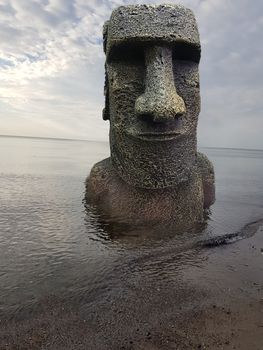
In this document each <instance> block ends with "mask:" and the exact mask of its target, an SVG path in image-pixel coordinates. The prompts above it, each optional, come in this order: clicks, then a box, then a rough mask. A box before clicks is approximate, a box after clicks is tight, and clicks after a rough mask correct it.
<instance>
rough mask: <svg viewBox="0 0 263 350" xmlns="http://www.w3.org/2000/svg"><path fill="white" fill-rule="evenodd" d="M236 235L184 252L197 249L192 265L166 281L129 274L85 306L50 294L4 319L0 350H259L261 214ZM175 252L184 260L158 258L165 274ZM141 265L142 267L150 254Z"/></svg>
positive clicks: (262, 341) (262, 323) (262, 338)
mask: <svg viewBox="0 0 263 350" xmlns="http://www.w3.org/2000/svg"><path fill="white" fill-rule="evenodd" d="M245 236H246V237H245ZM239 238H241V239H238V240H237V241H235V242H233V243H231V242H227V241H222V240H221V241H220V242H217V243H215V245H214V246H213V244H211V241H210V242H208V243H209V244H206V243H207V242H202V243H201V244H199V246H198V245H197V247H196V248H195V249H193V250H191V251H189V252H185V253H184V254H191V255H193V256H194V259H193V258H192V259H191V264H187V263H186V264H182V266H180V269H179V271H178V276H177V278H176V279H174V278H171V279H169V278H167V279H166V283H163V282H162V283H159V282H160V279H158V277H157V278H156V283H155V284H152V282H151V283H148V281H147V278H145V279H144V278H143V274H141V279H140V281H138V280H137V283H136V284H135V283H134V282H135V281H134V279H133V278H131V280H130V283H127V282H125V283H124V285H123V286H122V287H123V289H122V290H121V291H119V293H116V294H115V295H113V294H111V293H110V292H109V293H108V296H107V297H106V298H102V299H101V302H100V301H97V302H96V303H92V302H90V303H88V304H86V306H85V307H84V308H83V307H82V308H79V307H78V306H77V305H79V304H80V303H79V301H78V302H76V300H74V299H72V300H64V299H63V298H61V299H58V298H56V297H52V296H51V297H49V298H47V299H45V300H42V301H41V302H40V303H38V304H37V305H35V306H34V308H33V309H32V310H31V312H30V314H28V316H25V314H23V317H21V319H20V320H16V321H12V320H9V321H7V320H4V319H1V328H0V329H1V330H0V349H6V350H7V349H8V350H11V349H12V350H15V349H17V350H18V349H56V350H59V349H90V350H97V349H98V350H102V349H105V350H106V349H112V350H115V349H126V350H128V349H129V350H132V349H134V350H139V349H140V350H141V349H143V350H157V349H160V350H161V349H182V350H183V349H239V350H248V349H249V350H261V349H262V348H263V225H262V221H259V222H257V223H255V224H252V225H248V226H247V227H245V228H244V230H243V231H241V232H240V235H239ZM214 242H216V241H215V240H214ZM217 244H218V245H217ZM206 245H207V246H206ZM171 259H178V260H179V261H180V254H179V255H176V254H175V255H174V256H170V257H169V258H166V257H165V256H163V257H161V258H160V259H159V263H160V262H161V263H162V264H163V267H164V269H163V273H164V274H168V275H169V265H170V263H171ZM140 264H141V268H142V269H143V265H144V264H147V256H146V257H144V261H141V262H140ZM165 267H166V268H165ZM151 281H152V280H151Z"/></svg>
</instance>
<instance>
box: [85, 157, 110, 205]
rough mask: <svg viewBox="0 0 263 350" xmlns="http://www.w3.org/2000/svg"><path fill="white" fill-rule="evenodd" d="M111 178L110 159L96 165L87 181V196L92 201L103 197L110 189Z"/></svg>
mask: <svg viewBox="0 0 263 350" xmlns="http://www.w3.org/2000/svg"><path fill="white" fill-rule="evenodd" d="M111 177H112V165H111V160H110V158H106V159H103V160H102V161H100V162H98V163H96V164H95V165H94V166H93V167H92V169H91V171H90V175H89V176H88V177H87V179H86V189H87V191H86V194H87V196H88V197H89V198H90V199H92V198H96V197H98V196H100V195H103V194H104V193H105V191H106V190H107V188H108V185H109V181H110V178H111Z"/></svg>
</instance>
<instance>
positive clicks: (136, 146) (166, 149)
mask: <svg viewBox="0 0 263 350" xmlns="http://www.w3.org/2000/svg"><path fill="white" fill-rule="evenodd" d="M104 51H105V54H106V65H105V68H106V81H105V97H106V98H105V100H106V105H105V108H104V111H103V118H104V119H105V120H109V122H110V149H111V156H110V158H107V159H104V160H102V161H101V162H99V163H97V164H95V165H94V166H93V168H92V170H91V173H90V176H89V177H88V178H87V181H86V198H87V200H88V202H90V203H93V204H96V206H98V207H99V208H100V210H102V211H103V212H105V213H107V214H109V215H110V216H111V217H113V218H116V220H117V219H120V220H122V221H127V222H130V223H133V224H136V223H147V222H152V223H154V222H165V221H167V220H169V221H172V222H174V224H175V225H177V226H178V227H184V228H188V227H191V226H192V225H193V224H195V223H197V222H200V221H202V220H203V216H204V209H205V208H208V207H209V206H210V205H211V204H212V203H213V202H214V200H215V189H214V171H213V166H212V164H211V162H210V161H209V160H208V159H207V157H206V156H204V155H202V154H201V153H198V152H197V139H196V129H197V121H198V115H199V112H200V89H199V74H198V64H199V60H200V51H201V49H200V40H199V34H198V28H197V24H196V20H195V17H194V15H193V13H192V11H191V10H189V9H187V8H185V7H183V6H180V5H134V6H121V7H119V8H117V9H116V10H114V11H113V12H112V15H111V18H110V20H109V21H107V22H106V23H105V25H104Z"/></svg>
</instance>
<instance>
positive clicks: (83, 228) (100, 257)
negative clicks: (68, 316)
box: [0, 136, 263, 318]
mask: <svg viewBox="0 0 263 350" xmlns="http://www.w3.org/2000/svg"><path fill="white" fill-rule="evenodd" d="M200 151H201V152H203V153H205V154H206V155H207V156H208V157H209V159H210V160H211V161H212V162H213V164H214V168H215V175H216V202H215V204H214V205H213V206H212V207H211V209H210V212H209V213H208V218H207V222H206V226H205V227H204V228H203V229H202V230H200V232H198V233H197V234H195V235H194V238H195V241H196V239H204V238H205V237H213V236H220V235H224V234H226V233H229V234H231V233H235V232H238V231H239V230H241V229H242V227H244V225H246V224H248V223H250V222H253V221H256V220H259V219H262V217H263V215H262V214H263V151H262V150H247V149H227V148H201V149H200ZM108 156H109V145H108V143H106V142H91V141H79V140H64V139H44V138H29V137H7V136H1V137H0V164H1V166H0V185H1V187H0V316H1V317H7V316H8V317H9V318H16V317H18V316H17V315H21V314H26V313H27V312H31V311H32V310H34V306H35V305H37V304H38V303H39V301H40V300H45V298H48V297H60V298H63V300H64V301H65V303H73V302H74V303H78V304H81V303H82V304H83V305H96V304H98V303H102V302H103V300H104V301H105V300H109V298H110V297H111V295H113V294H114V295H115V296H116V295H123V293H124V294H125V290H127V288H128V287H131V283H133V284H134V285H136V283H137V282H138V281H140V283H143V282H142V279H141V277H142V274H143V276H144V278H143V279H144V280H146V279H147V284H148V285H149V284H151V283H152V284H154V283H155V282H156V280H158V281H159V282H158V283H159V284H161V283H162V281H164V282H163V283H165V278H167V276H166V277H165V275H164V265H163V263H162V261H163V260H164V257H165V261H166V262H169V263H167V265H166V267H165V269H166V271H168V272H169V274H170V275H169V278H172V276H173V273H174V274H176V273H178V269H177V268H178V266H179V265H180V264H184V263H186V262H188V263H189V261H190V263H192V264H195V261H194V260H193V261H191V259H193V258H192V255H191V254H189V253H187V254H185V255H184V248H183V247H184V246H186V245H187V247H188V250H187V251H188V252H189V244H190V243H191V242H193V239H192V237H193V236H192V235H191V233H187V232H182V233H181V234H178V233H175V234H174V235H173V234H171V233H170V234H169V235H166V234H165V232H163V231H162V230H160V232H159V234H158V235H154V237H151V236H149V235H145V236H144V229H143V228H142V229H140V230H137V229H135V230H133V231H132V230H131V228H127V227H125V226H123V227H119V228H118V232H117V234H116V232H115V234H114V235H112V233H111V225H105V224H103V223H102V222H101V220H100V218H99V217H98V215H97V214H96V213H95V212H94V211H92V210H90V209H89V207H88V206H87V205H86V203H85V200H84V197H85V179H86V177H87V176H88V174H89V172H90V169H91V167H92V166H93V165H94V163H96V162H97V161H99V160H102V159H104V158H106V157H108ZM131 231H132V232H133V234H132V235H130V234H128V233H130V232H131ZM178 247H180V252H181V253H180V259H179V260H177V259H176V258H175V257H174V254H175V252H176V251H177V250H178V249H179V248H178ZM171 256H173V259H169V257H171ZM146 257H147V259H146ZM145 259H146V260H145ZM143 261H147V263H143V265H142V262H143ZM142 266H143V268H142ZM145 276H146V277H145ZM136 281H137V282H136ZM145 283H146V282H145ZM28 310H31V311H28ZM32 312H33V311H32Z"/></svg>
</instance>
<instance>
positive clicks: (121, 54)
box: [107, 45, 144, 65]
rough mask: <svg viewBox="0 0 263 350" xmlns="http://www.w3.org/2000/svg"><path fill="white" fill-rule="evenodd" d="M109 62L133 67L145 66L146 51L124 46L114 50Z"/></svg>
mask: <svg viewBox="0 0 263 350" xmlns="http://www.w3.org/2000/svg"><path fill="white" fill-rule="evenodd" d="M107 61H108V62H123V63H125V64H132V65H144V51H143V49H142V48H141V47H136V46H130V45H122V46H120V47H115V48H112V50H111V52H110V54H109V56H108V58H107Z"/></svg>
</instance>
